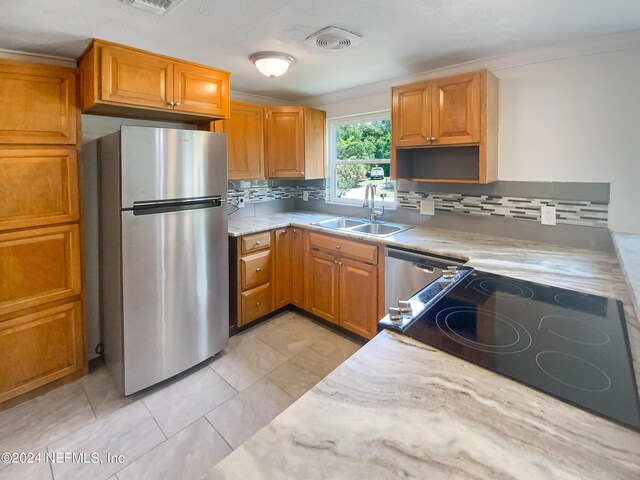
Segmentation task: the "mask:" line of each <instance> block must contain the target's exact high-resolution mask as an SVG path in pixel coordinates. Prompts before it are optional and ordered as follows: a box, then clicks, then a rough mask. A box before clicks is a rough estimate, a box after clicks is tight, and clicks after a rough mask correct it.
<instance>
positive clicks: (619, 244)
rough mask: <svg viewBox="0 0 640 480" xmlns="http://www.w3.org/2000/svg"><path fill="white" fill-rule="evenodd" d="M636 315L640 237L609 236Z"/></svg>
mask: <svg viewBox="0 0 640 480" xmlns="http://www.w3.org/2000/svg"><path fill="white" fill-rule="evenodd" d="M611 238H612V239H613V244H614V245H615V248H616V252H617V254H618V258H619V259H620V265H621V267H622V270H623V272H624V274H625V278H626V280H627V287H628V290H629V295H630V297H631V301H632V302H633V306H634V307H635V309H636V314H638V312H640V235H634V234H631V233H616V232H613V233H612V234H611Z"/></svg>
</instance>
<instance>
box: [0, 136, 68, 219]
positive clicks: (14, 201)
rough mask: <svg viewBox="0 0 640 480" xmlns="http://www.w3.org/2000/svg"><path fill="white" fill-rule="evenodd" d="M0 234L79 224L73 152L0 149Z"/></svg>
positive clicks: (59, 149) (42, 149)
mask: <svg viewBox="0 0 640 480" xmlns="http://www.w3.org/2000/svg"><path fill="white" fill-rule="evenodd" d="M0 192H2V194H1V195H0V230H9V229H15V228H25V227H34V226H40V225H48V224H53V223H63V222H73V221H77V220H78V173H77V162H76V151H75V150H72V149H64V148H48V149H45V148H37V149H20V150H16V149H5V148H0Z"/></svg>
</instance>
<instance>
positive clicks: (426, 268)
mask: <svg viewBox="0 0 640 480" xmlns="http://www.w3.org/2000/svg"><path fill="white" fill-rule="evenodd" d="M413 268H414V269H416V270H420V271H422V272H427V273H433V272H435V271H436V269H435V267H429V266H426V265H420V264H419V263H414V264H413Z"/></svg>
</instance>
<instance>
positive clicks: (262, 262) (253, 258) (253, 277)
mask: <svg viewBox="0 0 640 480" xmlns="http://www.w3.org/2000/svg"><path fill="white" fill-rule="evenodd" d="M240 278H241V281H242V290H249V289H250V288H253V287H257V286H258V285H261V284H263V283H266V282H268V281H270V280H271V252H270V251H269V250H267V251H265V252H258V253H254V254H251V255H247V256H246V257H242V258H241V259H240Z"/></svg>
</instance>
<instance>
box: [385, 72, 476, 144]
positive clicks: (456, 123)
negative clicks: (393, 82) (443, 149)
mask: <svg viewBox="0 0 640 480" xmlns="http://www.w3.org/2000/svg"><path fill="white" fill-rule="evenodd" d="M486 73H487V72H475V73H469V74H464V75H456V76H454V77H447V78H440V79H437V80H431V81H427V82H419V83H412V84H410V85H403V86H400V87H394V88H393V92H392V116H393V119H392V120H393V145H394V146H395V147H419V146H431V145H459V144H469V143H478V142H479V141H480V107H481V103H480V100H481V95H480V88H481V84H482V76H483V75H486Z"/></svg>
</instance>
